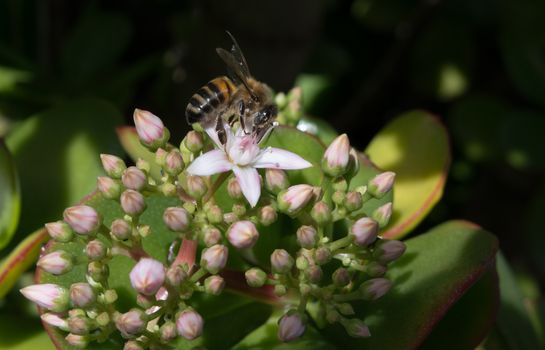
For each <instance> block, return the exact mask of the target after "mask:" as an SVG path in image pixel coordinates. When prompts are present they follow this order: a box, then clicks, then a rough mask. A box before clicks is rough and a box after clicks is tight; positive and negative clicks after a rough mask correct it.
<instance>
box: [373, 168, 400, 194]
mask: <svg viewBox="0 0 545 350" xmlns="http://www.w3.org/2000/svg"><path fill="white" fill-rule="evenodd" d="M395 177H396V174H395V173H394V172H392V171H386V172H384V173H381V174H378V175H377V176H375V177H374V178H373V179H371V180H370V181H369V182H368V184H367V191H369V193H370V194H371V195H372V196H373V197H375V198H382V197H383V196H384V195H385V194H386V193H388V192H389V191H390V190H391V189H392V187H393V186H394V180H395Z"/></svg>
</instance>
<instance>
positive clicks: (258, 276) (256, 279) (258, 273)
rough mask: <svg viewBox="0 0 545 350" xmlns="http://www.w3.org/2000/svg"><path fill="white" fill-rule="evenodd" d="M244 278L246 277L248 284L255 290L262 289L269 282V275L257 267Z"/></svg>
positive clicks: (247, 272)
mask: <svg viewBox="0 0 545 350" xmlns="http://www.w3.org/2000/svg"><path fill="white" fill-rule="evenodd" d="M244 276H245V277H246V283H248V285H249V286H250V287H253V288H259V287H262V286H263V285H264V284H265V282H267V274H266V273H265V271H263V270H261V269H259V268H257V267H253V268H251V269H249V270H248V271H246V272H245V273H244Z"/></svg>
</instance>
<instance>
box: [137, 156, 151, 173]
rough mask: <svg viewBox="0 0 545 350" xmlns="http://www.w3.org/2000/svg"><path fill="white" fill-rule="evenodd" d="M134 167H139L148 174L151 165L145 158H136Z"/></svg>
mask: <svg viewBox="0 0 545 350" xmlns="http://www.w3.org/2000/svg"><path fill="white" fill-rule="evenodd" d="M136 168H137V169H140V170H141V171H143V172H144V173H145V174H149V172H150V170H151V165H150V163H149V162H148V161H146V160H144V159H142V158H138V160H137V161H136Z"/></svg>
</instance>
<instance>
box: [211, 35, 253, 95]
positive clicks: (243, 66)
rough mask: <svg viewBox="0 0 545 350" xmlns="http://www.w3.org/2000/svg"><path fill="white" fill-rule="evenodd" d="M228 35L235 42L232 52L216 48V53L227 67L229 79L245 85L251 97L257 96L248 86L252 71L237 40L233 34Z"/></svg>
mask: <svg viewBox="0 0 545 350" xmlns="http://www.w3.org/2000/svg"><path fill="white" fill-rule="evenodd" d="M227 34H229V36H230V37H231V39H232V40H233V47H232V48H231V51H230V52H229V51H227V50H224V49H222V48H216V52H217V53H218V55H219V56H220V57H221V59H222V60H223V62H225V64H226V65H227V73H228V74H229V77H230V78H231V79H233V80H234V81H235V82H237V83H241V84H243V85H244V86H245V87H246V90H248V92H249V93H250V95H252V96H255V93H254V92H253V91H252V89H251V88H250V86H249V85H248V78H249V77H250V70H249V69H248V64H247V63H246V59H245V58H244V55H243V54H242V51H241V50H240V47H239V46H238V44H237V42H236V40H235V38H234V37H233V36H232V35H231V33H229V32H227Z"/></svg>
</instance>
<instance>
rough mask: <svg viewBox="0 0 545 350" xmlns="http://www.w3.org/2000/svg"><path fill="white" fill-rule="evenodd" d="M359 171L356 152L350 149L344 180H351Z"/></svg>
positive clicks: (358, 159)
mask: <svg viewBox="0 0 545 350" xmlns="http://www.w3.org/2000/svg"><path fill="white" fill-rule="evenodd" d="M359 171H360V157H359V156H358V151H356V150H355V149H354V148H351V149H350V156H349V160H348V169H347V170H346V173H345V174H344V177H345V178H346V179H351V178H353V177H354V176H356V175H357V174H358V172H359Z"/></svg>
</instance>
